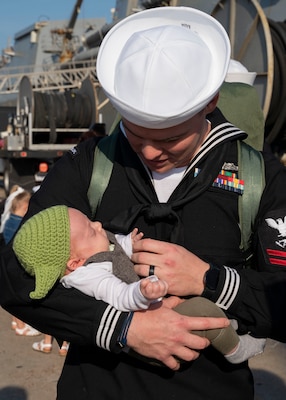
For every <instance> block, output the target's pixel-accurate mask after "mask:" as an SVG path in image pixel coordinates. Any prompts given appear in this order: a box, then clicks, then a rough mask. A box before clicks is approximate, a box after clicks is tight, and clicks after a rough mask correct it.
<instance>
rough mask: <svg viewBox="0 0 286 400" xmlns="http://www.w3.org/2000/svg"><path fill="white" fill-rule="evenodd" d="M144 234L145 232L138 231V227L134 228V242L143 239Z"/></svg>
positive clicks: (132, 235) (132, 236)
mask: <svg viewBox="0 0 286 400" xmlns="http://www.w3.org/2000/svg"><path fill="white" fill-rule="evenodd" d="M143 236H144V233H143V232H138V228H134V229H133V231H132V232H131V240H132V244H133V243H135V242H138V241H139V240H141V239H142V238H143Z"/></svg>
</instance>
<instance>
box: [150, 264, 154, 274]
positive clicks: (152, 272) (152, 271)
mask: <svg viewBox="0 0 286 400" xmlns="http://www.w3.org/2000/svg"><path fill="white" fill-rule="evenodd" d="M152 275H155V265H150V268H149V276H152Z"/></svg>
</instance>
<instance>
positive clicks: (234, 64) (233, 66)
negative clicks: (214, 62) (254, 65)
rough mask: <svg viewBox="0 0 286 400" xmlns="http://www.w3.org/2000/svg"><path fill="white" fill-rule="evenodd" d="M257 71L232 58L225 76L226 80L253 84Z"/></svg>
mask: <svg viewBox="0 0 286 400" xmlns="http://www.w3.org/2000/svg"><path fill="white" fill-rule="evenodd" d="M256 75H257V74H256V72H249V71H248V69H247V68H246V67H245V66H244V65H243V64H241V62H239V61H237V60H233V59H231V60H230V62H229V66H228V71H227V74H226V77H225V81H226V82H241V83H246V84H247V85H250V86H253V83H254V80H255V78H256Z"/></svg>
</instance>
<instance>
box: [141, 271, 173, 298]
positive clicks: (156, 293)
mask: <svg viewBox="0 0 286 400" xmlns="http://www.w3.org/2000/svg"><path fill="white" fill-rule="evenodd" d="M140 290H141V293H142V294H143V296H144V297H146V298H147V299H149V300H157V299H159V300H161V299H162V297H164V296H165V295H166V294H167V291H168V284H167V282H165V281H163V280H162V279H158V278H157V276H156V275H152V276H148V277H147V278H143V279H141V281H140Z"/></svg>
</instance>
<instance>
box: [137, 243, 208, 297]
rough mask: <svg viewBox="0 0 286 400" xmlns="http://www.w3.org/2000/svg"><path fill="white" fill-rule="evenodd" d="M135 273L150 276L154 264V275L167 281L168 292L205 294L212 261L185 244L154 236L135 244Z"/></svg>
mask: <svg viewBox="0 0 286 400" xmlns="http://www.w3.org/2000/svg"><path fill="white" fill-rule="evenodd" d="M133 251H134V253H133V255H132V261H133V262H134V263H135V267H134V269H135V272H136V273H137V274H138V275H140V276H148V275H149V269H150V265H153V266H155V270H154V274H155V275H156V276H158V278H160V279H162V280H164V281H166V282H167V284H168V286H169V289H168V293H169V294H171V295H176V296H188V295H201V294H202V292H203V290H204V283H203V278H204V275H205V272H206V271H207V270H208V269H209V264H208V263H206V262H204V261H203V260H201V259H200V258H199V257H197V256H196V255H195V254H193V253H191V252H190V251H188V250H186V249H185V248H184V247H182V246H179V245H177V244H173V243H167V242H161V241H159V240H154V239H142V240H140V241H138V242H136V243H134V245H133Z"/></svg>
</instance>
